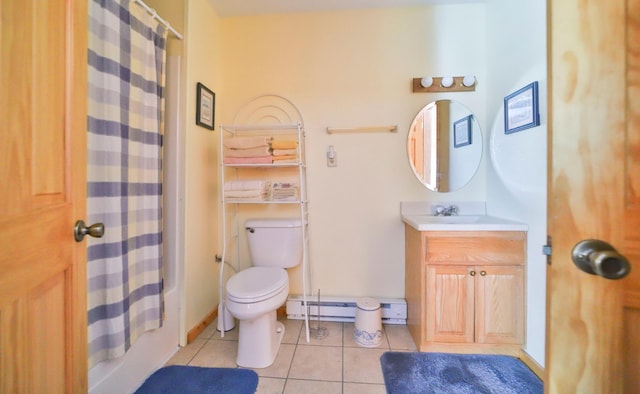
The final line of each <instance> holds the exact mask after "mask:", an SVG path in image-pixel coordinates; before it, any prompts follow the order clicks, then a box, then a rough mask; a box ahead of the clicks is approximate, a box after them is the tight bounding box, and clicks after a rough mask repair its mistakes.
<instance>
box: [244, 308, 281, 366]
mask: <svg viewBox="0 0 640 394" xmlns="http://www.w3.org/2000/svg"><path fill="white" fill-rule="evenodd" d="M283 336H284V324H282V323H281V322H279V321H278V320H277V314H276V311H272V312H269V313H266V314H264V315H261V316H260V317H258V318H256V319H248V320H240V334H239V338H238V357H237V359H236V364H238V365H239V366H241V367H245V368H266V367H268V366H270V365H271V364H273V362H274V361H275V359H276V356H277V355H278V349H279V348H280V343H281V342H282V337H283Z"/></svg>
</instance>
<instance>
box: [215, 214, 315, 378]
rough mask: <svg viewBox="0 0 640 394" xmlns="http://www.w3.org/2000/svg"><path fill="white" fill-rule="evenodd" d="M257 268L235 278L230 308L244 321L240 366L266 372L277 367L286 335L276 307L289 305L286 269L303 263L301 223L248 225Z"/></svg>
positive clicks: (229, 291)
mask: <svg viewBox="0 0 640 394" xmlns="http://www.w3.org/2000/svg"><path fill="white" fill-rule="evenodd" d="M245 229H246V230H247V243H248V246H249V255H250V257H251V264H252V265H253V266H252V267H251V268H247V269H245V270H243V271H240V272H238V273H237V274H235V275H234V276H232V277H231V278H230V279H229V280H228V281H227V285H226V289H227V296H226V297H225V300H224V306H225V307H226V309H227V310H228V311H229V313H231V315H232V316H233V317H235V318H236V319H238V320H239V321H240V336H239V338H238V357H237V359H236V364H238V365H239V366H241V367H246V368H266V367H268V366H269V365H271V364H272V363H273V361H274V360H275V359H276V355H277V354H278V348H279V347H280V343H281V342H282V337H283V336H284V324H282V323H280V322H278V321H277V314H276V309H278V308H279V307H280V306H282V305H283V304H284V303H285V302H286V301H287V296H288V295H289V276H288V274H287V271H286V270H285V269H286V268H292V267H295V266H298V265H299V264H300V263H301V262H302V258H303V247H302V241H303V237H302V223H301V221H300V220H299V219H250V220H247V221H246V223H245Z"/></svg>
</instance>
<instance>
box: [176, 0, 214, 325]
mask: <svg viewBox="0 0 640 394" xmlns="http://www.w3.org/2000/svg"><path fill="white" fill-rule="evenodd" d="M216 15H217V14H216V13H215V11H214V10H213V8H212V6H211V3H210V2H209V1H207V0H188V1H187V25H186V34H185V44H186V48H187V49H186V59H185V63H186V64H187V67H186V78H185V80H186V112H185V117H184V125H185V127H184V132H185V134H186V138H185V144H186V147H185V150H186V158H185V190H186V192H185V204H184V205H185V234H184V237H185V263H184V284H183V287H184V294H185V303H184V304H185V308H186V311H185V328H186V330H187V331H188V330H191V329H192V328H194V327H195V326H196V325H198V324H199V323H200V322H201V321H202V320H203V319H204V318H205V317H206V316H207V315H208V314H210V313H211V312H212V311H213V310H214V309H215V308H216V306H217V304H218V279H217V278H218V265H217V264H216V263H215V261H214V256H215V254H216V253H217V251H218V249H219V248H218V232H219V226H218V219H217V218H218V202H217V201H218V199H219V198H218V189H217V187H218V186H217V185H218V166H217V162H216V157H217V154H216V152H217V135H218V132H217V131H211V130H209V129H205V128H203V127H200V126H197V125H196V124H195V113H196V83H197V82H202V83H204V84H205V85H206V86H207V87H208V88H209V89H211V90H212V91H214V92H215V93H216V99H218V98H219V97H220V96H222V92H223V89H222V74H221V63H220V59H221V58H222V55H221V41H222V40H221V32H220V27H221V22H220V20H219V18H218V17H217V16H216ZM216 104H217V105H216V106H217V107H218V108H219V106H220V101H217V103H216ZM216 123H217V122H216ZM216 129H217V127H216Z"/></svg>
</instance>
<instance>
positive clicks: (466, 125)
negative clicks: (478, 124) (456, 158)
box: [453, 115, 473, 148]
mask: <svg viewBox="0 0 640 394" xmlns="http://www.w3.org/2000/svg"><path fill="white" fill-rule="evenodd" d="M472 116H473V115H469V116H465V117H464V118H462V119H460V120H456V121H455V122H453V147H454V148H459V147H461V146H465V145H471V117H472Z"/></svg>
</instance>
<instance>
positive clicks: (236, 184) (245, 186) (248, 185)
mask: <svg viewBox="0 0 640 394" xmlns="http://www.w3.org/2000/svg"><path fill="white" fill-rule="evenodd" d="M270 185H271V182H269V181H266V180H262V179H247V180H240V181H227V182H225V183H224V190H267V189H269V186H270Z"/></svg>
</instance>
